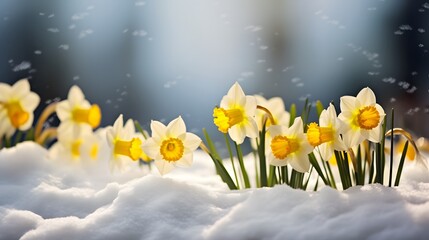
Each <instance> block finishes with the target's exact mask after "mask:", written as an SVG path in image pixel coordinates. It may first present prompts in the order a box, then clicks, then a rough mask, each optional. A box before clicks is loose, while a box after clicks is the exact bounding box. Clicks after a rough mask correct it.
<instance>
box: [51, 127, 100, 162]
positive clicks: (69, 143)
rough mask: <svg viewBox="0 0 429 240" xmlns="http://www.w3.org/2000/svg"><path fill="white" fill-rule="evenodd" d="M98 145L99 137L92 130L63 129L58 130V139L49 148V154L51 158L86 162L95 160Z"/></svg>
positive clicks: (98, 148)
mask: <svg viewBox="0 0 429 240" xmlns="http://www.w3.org/2000/svg"><path fill="white" fill-rule="evenodd" d="M76 134H77V135H76ZM100 146H101V141H100V138H99V137H98V136H96V135H95V134H94V133H93V132H92V131H79V132H73V131H71V129H65V130H63V131H62V132H58V141H57V142H56V143H55V144H54V145H53V146H52V147H51V148H50V150H49V152H50V153H49V154H50V157H51V158H53V159H66V160H68V161H71V162H81V161H82V162H86V163H87V162H90V161H92V160H97V158H98V154H99V150H100Z"/></svg>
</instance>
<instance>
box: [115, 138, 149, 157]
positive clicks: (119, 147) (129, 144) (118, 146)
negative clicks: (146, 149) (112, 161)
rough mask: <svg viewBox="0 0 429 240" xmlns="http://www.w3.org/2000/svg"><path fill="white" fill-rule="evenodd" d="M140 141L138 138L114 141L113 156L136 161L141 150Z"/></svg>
mask: <svg viewBox="0 0 429 240" xmlns="http://www.w3.org/2000/svg"><path fill="white" fill-rule="evenodd" d="M141 144H142V141H141V140H140V139H139V138H133V139H131V140H130V141H122V140H116V141H115V148H114V154H117V155H123V156H127V157H129V158H131V159H132V160H138V159H139V158H140V155H141V154H142V152H143V150H142V148H141Z"/></svg>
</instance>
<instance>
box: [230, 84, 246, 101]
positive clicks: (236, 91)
mask: <svg viewBox="0 0 429 240" xmlns="http://www.w3.org/2000/svg"><path fill="white" fill-rule="evenodd" d="M227 96H229V97H230V98H231V99H233V100H234V102H235V104H240V105H244V101H245V94H244V92H243V89H242V88H241V86H240V84H238V83H237V82H236V83H234V85H232V87H231V88H230V89H229V91H228V93H227Z"/></svg>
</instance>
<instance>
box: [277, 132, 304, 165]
mask: <svg viewBox="0 0 429 240" xmlns="http://www.w3.org/2000/svg"><path fill="white" fill-rule="evenodd" d="M298 148H299V143H298V141H297V140H296V139H294V138H288V137H286V136H275V137H274V138H273V140H271V151H272V152H273V155H274V156H275V157H276V158H278V159H281V160H283V159H285V158H286V157H287V156H288V155H289V154H291V153H294V152H296V151H297V150H298Z"/></svg>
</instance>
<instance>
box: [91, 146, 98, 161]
mask: <svg viewBox="0 0 429 240" xmlns="http://www.w3.org/2000/svg"><path fill="white" fill-rule="evenodd" d="M98 151H99V147H98V144H93V145H92V147H91V150H90V151H89V157H91V159H93V160H94V159H97V156H98Z"/></svg>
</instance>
